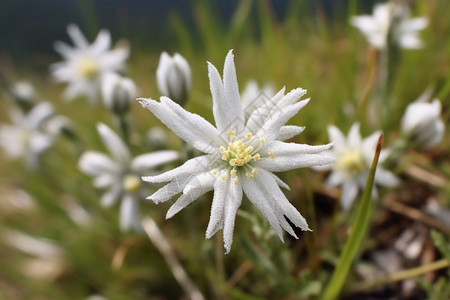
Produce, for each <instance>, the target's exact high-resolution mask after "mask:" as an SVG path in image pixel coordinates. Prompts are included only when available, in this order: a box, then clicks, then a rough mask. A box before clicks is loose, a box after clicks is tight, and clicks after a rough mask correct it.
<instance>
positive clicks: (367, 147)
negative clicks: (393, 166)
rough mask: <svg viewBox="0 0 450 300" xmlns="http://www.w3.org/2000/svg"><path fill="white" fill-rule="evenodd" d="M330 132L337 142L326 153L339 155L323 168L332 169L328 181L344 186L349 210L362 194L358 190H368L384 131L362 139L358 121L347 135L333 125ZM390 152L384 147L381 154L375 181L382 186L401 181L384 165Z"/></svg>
mask: <svg viewBox="0 0 450 300" xmlns="http://www.w3.org/2000/svg"><path fill="white" fill-rule="evenodd" d="M328 134H329V137H330V140H331V141H334V142H335V144H334V148H333V150H332V151H326V152H325V153H324V154H326V155H330V156H332V157H335V158H336V162H335V163H334V164H333V165H332V166H331V167H325V168H324V167H321V168H320V169H321V170H326V169H331V170H332V172H331V174H330V175H329V177H328V179H327V184H328V185H330V186H342V192H341V206H342V208H343V209H344V210H348V209H349V208H350V207H351V205H352V203H353V201H354V200H355V198H356V196H357V195H358V190H359V189H364V187H365V186H366V181H367V177H368V176H369V171H370V168H371V166H372V161H373V158H374V155H375V149H376V145H377V142H378V138H379V137H380V134H381V133H380V132H375V133H373V134H372V135H370V136H369V137H367V138H365V139H362V138H361V134H360V132H359V124H358V123H355V124H353V126H352V127H351V128H350V131H349V133H348V136H347V137H345V136H344V135H343V134H342V132H341V131H340V130H339V129H338V128H337V127H335V126H333V125H331V126H329V127H328ZM388 153H389V151H388V150H382V151H381V153H380V157H379V160H378V166H377V169H376V172H375V181H374V183H375V184H377V185H380V186H386V187H393V186H396V185H397V184H398V183H399V181H398V179H397V177H395V175H394V174H392V173H391V172H390V171H387V170H385V169H383V168H382V167H381V166H380V165H381V164H382V163H383V162H384V161H385V160H386V158H387V155H388ZM375 184H374V188H373V191H372V194H373V197H376V196H377V190H376V187H375Z"/></svg>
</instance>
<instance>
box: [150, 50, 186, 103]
mask: <svg viewBox="0 0 450 300" xmlns="http://www.w3.org/2000/svg"><path fill="white" fill-rule="evenodd" d="M156 82H157V84H158V89H159V91H160V93H161V94H162V95H163V96H167V97H169V98H171V99H173V100H174V101H176V102H177V103H179V104H181V105H182V104H183V103H184V102H185V101H186V100H187V97H188V96H189V93H190V90H191V84H192V75H191V67H190V66H189V63H188V62H187V60H186V59H185V58H184V57H183V56H181V55H180V54H178V53H175V55H174V56H173V57H171V56H170V55H169V54H167V52H163V53H161V57H160V59H159V65H158V68H157V69H156Z"/></svg>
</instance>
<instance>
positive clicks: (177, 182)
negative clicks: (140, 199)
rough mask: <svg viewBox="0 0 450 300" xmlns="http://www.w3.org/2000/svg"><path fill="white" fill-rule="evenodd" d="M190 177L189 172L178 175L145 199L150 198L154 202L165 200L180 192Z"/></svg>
mask: <svg viewBox="0 0 450 300" xmlns="http://www.w3.org/2000/svg"><path fill="white" fill-rule="evenodd" d="M192 177H193V176H192V175H189V174H185V175H182V176H178V177H177V178H175V179H174V180H172V181H171V182H169V183H168V184H166V185H165V186H163V187H162V188H160V189H159V190H157V191H156V192H155V193H153V194H152V195H150V196H148V197H147V198H146V199H148V200H152V201H153V202H154V203H156V204H158V203H162V202H166V201H168V200H170V199H172V197H173V196H175V195H177V194H179V193H181V192H182V191H183V189H184V187H185V186H186V184H187V183H188V182H189V181H190V180H191V179H192Z"/></svg>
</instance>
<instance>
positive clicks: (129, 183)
mask: <svg viewBox="0 0 450 300" xmlns="http://www.w3.org/2000/svg"><path fill="white" fill-rule="evenodd" d="M140 187H141V179H140V178H139V177H138V176H137V175H134V174H128V175H125V177H124V178H123V188H124V189H125V191H127V192H129V193H134V192H136V191H137V190H138V189H139V188H140Z"/></svg>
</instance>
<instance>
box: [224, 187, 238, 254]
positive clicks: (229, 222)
mask: <svg viewBox="0 0 450 300" xmlns="http://www.w3.org/2000/svg"><path fill="white" fill-rule="evenodd" d="M228 184H229V188H228V197H227V199H226V201H227V202H226V206H225V219H224V224H223V244H224V247H225V250H226V253H229V252H230V250H231V244H232V243H233V231H234V222H235V219H236V213H237V210H238V209H239V207H240V206H241V203H242V194H243V192H242V187H241V185H240V183H237V184H235V183H234V182H233V180H230V181H229V183H228Z"/></svg>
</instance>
